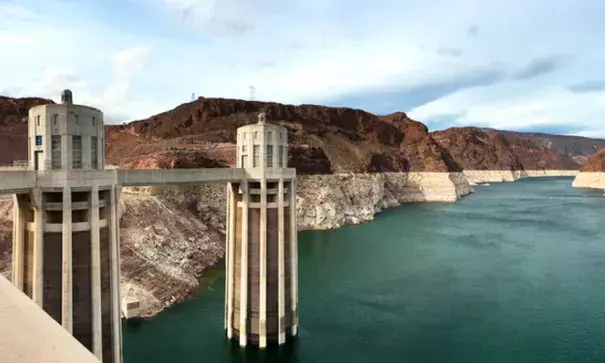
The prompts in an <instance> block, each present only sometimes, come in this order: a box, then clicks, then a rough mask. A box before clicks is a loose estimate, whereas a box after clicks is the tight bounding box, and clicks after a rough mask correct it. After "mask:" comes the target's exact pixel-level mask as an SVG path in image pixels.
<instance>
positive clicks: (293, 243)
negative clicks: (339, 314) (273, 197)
mask: <svg viewBox="0 0 605 363" xmlns="http://www.w3.org/2000/svg"><path fill="white" fill-rule="evenodd" d="M290 267H291V269H292V270H291V273H290V286H291V291H290V293H291V294H292V336H296V335H297V334H298V234H297V221H296V179H292V181H291V182H290Z"/></svg>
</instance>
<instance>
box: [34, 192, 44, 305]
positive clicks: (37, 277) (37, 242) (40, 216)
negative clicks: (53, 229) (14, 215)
mask: <svg viewBox="0 0 605 363" xmlns="http://www.w3.org/2000/svg"><path fill="white" fill-rule="evenodd" d="M31 195H32V201H33V204H34V258H33V265H34V266H33V287H32V300H33V301H34V302H35V303H36V304H38V306H39V307H40V308H42V302H43V294H44V291H43V288H44V280H43V278H44V250H43V249H44V209H43V205H44V203H43V201H42V189H40V188H35V189H33V190H32V192H31Z"/></svg>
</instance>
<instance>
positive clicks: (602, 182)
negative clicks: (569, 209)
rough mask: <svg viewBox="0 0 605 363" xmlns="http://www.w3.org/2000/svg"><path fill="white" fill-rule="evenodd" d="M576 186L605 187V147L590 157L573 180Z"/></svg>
mask: <svg viewBox="0 0 605 363" xmlns="http://www.w3.org/2000/svg"><path fill="white" fill-rule="evenodd" d="M573 186H574V187H576V188H594V189H605V149H601V150H599V151H597V152H596V153H594V154H593V155H591V156H590V157H588V159H587V160H586V163H585V164H584V166H583V167H582V169H581V170H580V173H578V175H577V176H576V178H575V179H574V181H573Z"/></svg>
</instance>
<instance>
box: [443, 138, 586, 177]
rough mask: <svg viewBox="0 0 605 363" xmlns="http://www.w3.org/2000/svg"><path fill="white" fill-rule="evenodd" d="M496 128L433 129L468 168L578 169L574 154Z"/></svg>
mask: <svg viewBox="0 0 605 363" xmlns="http://www.w3.org/2000/svg"><path fill="white" fill-rule="evenodd" d="M513 135H515V134H514V133H511V134H508V136H507V135H505V134H503V133H499V132H497V131H495V130H492V131H484V130H482V129H480V128H477V127H455V128H450V129H447V130H444V131H436V132H432V133H431V136H432V137H433V139H435V141H437V142H438V143H439V144H440V145H441V146H442V147H443V148H445V149H447V151H448V152H449V153H450V155H451V156H452V158H453V159H454V161H455V162H456V163H457V164H459V165H460V166H462V168H463V169H464V170H508V171H517V170H577V169H579V168H580V165H579V164H578V163H577V162H576V161H575V160H574V159H573V158H572V157H571V156H568V155H565V154H562V153H560V152H558V151H556V150H553V149H550V148H548V147H545V146H539V145H537V144H535V143H534V142H533V141H532V140H531V139H527V138H521V137H513Z"/></svg>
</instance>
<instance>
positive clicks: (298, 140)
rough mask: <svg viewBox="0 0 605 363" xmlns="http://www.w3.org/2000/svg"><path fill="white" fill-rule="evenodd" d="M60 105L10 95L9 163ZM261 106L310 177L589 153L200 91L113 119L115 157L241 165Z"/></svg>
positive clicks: (567, 165)
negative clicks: (36, 114) (141, 114)
mask: <svg viewBox="0 0 605 363" xmlns="http://www.w3.org/2000/svg"><path fill="white" fill-rule="evenodd" d="M51 102H52V101H51V100H46V99H40V98H21V99H12V98H7V97H0V163H10V162H12V161H13V160H14V159H24V158H26V157H27V144H26V140H27V139H26V133H27V110H28V108H29V107H32V106H34V105H38V104H44V103H51ZM261 111H262V112H266V114H267V120H268V122H273V123H278V124H281V125H283V126H285V127H286V128H287V129H288V136H289V141H290V150H289V154H290V160H289V165H290V166H292V167H296V168H297V169H298V170H299V172H300V173H306V174H309V173H330V172H334V173H338V172H381V171H442V172H443V171H457V170H461V168H467V169H479V170H481V169H508V170H510V169H512V170H521V169H574V168H577V167H578V164H577V163H576V162H574V160H572V159H571V158H570V157H568V156H564V155H563V154H562V153H560V152H559V149H557V148H555V147H553V148H552V149H551V148H550V147H549V146H551V144H552V143H553V142H554V141H552V142H551V141H548V140H551V139H552V140H555V139H556V140H555V141H556V142H559V143H560V144H561V145H559V144H557V145H559V146H560V147H563V148H564V149H565V147H567V145H568V144H569V143H570V142H571V143H572V144H570V145H572V146H574V145H575V146H574V148H573V150H574V152H576V153H578V152H580V151H581V150H584V149H581V148H579V146H577V145H576V144H574V143H575V142H576V141H573V140H571V139H569V138H570V137H565V140H563V141H561V140H559V139H560V137H558V136H556V135H546V134H539V135H538V136H535V137H539V139H537V140H534V139H533V138H532V137H534V136H533V134H531V135H530V134H522V133H514V132H503V131H498V130H484V129H478V128H473V127H464V128H452V129H448V130H445V131H438V132H433V133H431V134H429V132H428V130H427V127H426V126H425V125H423V124H422V123H420V122H417V121H414V120H411V119H410V118H408V117H407V115H406V114H405V113H402V112H397V113H393V114H390V115H386V116H376V115H373V114H370V113H368V112H365V111H362V110H356V109H350V108H337V107H324V106H314V105H300V106H293V105H282V104H279V103H266V102H257V101H244V100H232V99H211V98H208V99H206V98H199V99H197V100H195V101H193V102H189V103H185V104H182V105H180V106H178V107H176V108H174V109H173V110H170V111H166V112H163V113H160V114H158V115H155V116H152V117H150V118H148V119H145V120H140V121H135V122H131V123H129V124H128V125H120V126H117V125H109V126H107V127H106V131H107V137H106V139H107V149H106V155H107V159H108V162H109V163H113V164H119V165H123V166H127V167H144V166H148V167H170V165H171V163H172V164H173V165H176V166H179V165H191V166H196V164H195V162H199V163H200V165H198V166H202V165H208V163H209V160H215V161H216V162H218V163H219V164H221V165H233V164H234V163H235V138H236V129H237V128H238V127H239V126H242V125H245V124H248V123H250V122H255V120H256V118H257V116H258V113H259V112H261ZM528 135H529V136H528ZM536 135H537V134H536ZM551 136H552V137H551ZM555 136H556V137H555ZM568 139H569V140H568ZM574 140H575V139H574ZM546 141H548V142H549V144H548V145H547V146H544V145H543V144H544V142H546ZM580 141H582V142H583V143H590V142H592V141H591V139H584V138H582V140H580ZM580 141H578V142H580ZM597 141H598V140H594V142H597ZM578 145H579V144H578ZM582 145H584V144H582ZM587 145H588V144H587ZM595 145H596V144H595ZM568 149H569V147H568ZM565 150H567V149H565ZM192 155H195V156H192ZM181 158H182V160H180V159H181ZM139 159H141V160H139ZM575 159H577V160H581V156H579V155H576V156H575ZM166 160H171V161H170V162H169V161H166ZM192 163H193V164H192Z"/></svg>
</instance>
